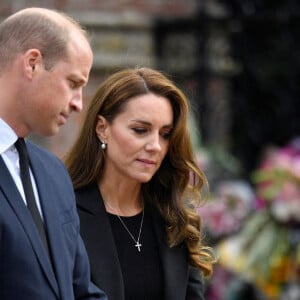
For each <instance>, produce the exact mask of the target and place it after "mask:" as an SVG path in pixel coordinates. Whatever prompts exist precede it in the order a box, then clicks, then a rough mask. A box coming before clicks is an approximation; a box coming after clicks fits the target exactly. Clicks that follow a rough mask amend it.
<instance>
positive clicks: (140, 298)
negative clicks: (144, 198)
mask: <svg viewBox="0 0 300 300" xmlns="http://www.w3.org/2000/svg"><path fill="white" fill-rule="evenodd" d="M107 214H108V216H109V220H110V223H111V227H112V232H113V235H114V240H115V243H116V247H117V251H118V257H119V261H120V265H121V270H122V275H123V282H124V289H125V299H126V300H153V299H155V300H162V299H163V274H162V267H161V260H160V256H159V251H158V247H157V241H156V237H155V234H154V232H153V224H152V219H151V216H149V214H147V209H145V215H144V222H143V227H142V231H141V236H140V243H141V244H142V246H141V251H140V252H139V251H138V249H137V247H135V242H134V241H133V239H132V238H131V237H130V235H129V233H128V232H127V231H126V229H125V228H124V226H123V225H122V223H121V221H120V220H119V219H118V217H117V216H116V215H113V214H110V213H107ZM121 218H122V220H123V221H124V223H125V224H126V226H127V228H128V229H129V231H130V232H131V234H132V235H133V236H134V238H135V240H137V238H138V235H139V229H140V225H141V219H142V213H139V214H138V215H135V216H132V217H121Z"/></svg>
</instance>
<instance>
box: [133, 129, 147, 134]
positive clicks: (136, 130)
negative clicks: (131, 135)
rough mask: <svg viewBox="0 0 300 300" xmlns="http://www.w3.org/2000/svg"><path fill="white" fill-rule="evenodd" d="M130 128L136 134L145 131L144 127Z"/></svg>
mask: <svg viewBox="0 0 300 300" xmlns="http://www.w3.org/2000/svg"><path fill="white" fill-rule="evenodd" d="M132 130H133V131H134V132H135V133H138V134H143V133H145V132H146V131H147V130H146V129H145V128H140V127H135V128H132Z"/></svg>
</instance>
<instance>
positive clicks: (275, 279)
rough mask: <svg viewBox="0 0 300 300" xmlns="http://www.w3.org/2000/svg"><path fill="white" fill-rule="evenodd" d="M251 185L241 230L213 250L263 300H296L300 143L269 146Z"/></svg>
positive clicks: (298, 295) (299, 271) (299, 278)
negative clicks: (253, 285)
mask: <svg viewBox="0 0 300 300" xmlns="http://www.w3.org/2000/svg"><path fill="white" fill-rule="evenodd" d="M252 181H253V184H254V189H255V194H256V198H255V201H254V205H253V211H252V213H251V214H250V215H249V217H248V218H247V219H246V221H245V222H244V224H243V226H242V229H241V231H240V232H239V233H238V234H237V235H235V236H234V237H233V238H231V239H229V240H227V241H225V242H224V243H221V244H220V245H219V251H220V259H221V261H222V262H223V263H224V264H227V262H228V261H230V259H232V258H233V257H231V258H230V256H231V255H232V254H234V256H235V259H234V262H233V263H232V265H231V267H232V268H233V269H234V270H235V271H236V272H239V273H241V274H243V276H245V277H247V278H250V279H251V280H252V281H254V282H255V283H256V284H257V285H258V286H259V287H260V288H261V289H262V290H263V291H264V292H265V294H266V295H267V296H268V299H284V300H290V299H295V300H299V299H300V288H299V286H300V140H299V139H295V140H293V141H292V142H291V143H290V144H288V145H287V146H285V147H282V148H274V147H270V148H268V149H267V151H266V152H265V155H264V157H263V160H262V163H261V165H260V167H259V168H258V169H257V170H256V171H255V172H254V174H253V177H252Z"/></svg>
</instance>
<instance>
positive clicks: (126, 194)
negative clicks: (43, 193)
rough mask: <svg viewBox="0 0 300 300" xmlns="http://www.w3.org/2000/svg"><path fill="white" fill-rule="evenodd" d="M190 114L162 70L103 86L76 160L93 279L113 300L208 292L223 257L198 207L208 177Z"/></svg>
mask: <svg viewBox="0 0 300 300" xmlns="http://www.w3.org/2000/svg"><path fill="white" fill-rule="evenodd" d="M188 114H189V105H188V101H187V99H186V97H185V95H184V94H183V93H182V91H181V90H180V89H178V88H177V87H176V86H175V85H174V83H173V82H172V81H171V80H170V79H168V78H167V77H166V76H165V75H163V74H162V73H161V72H158V71H156V70H153V69H150V68H136V69H126V70H122V71H119V72H117V73H115V74H113V75H111V76H110V77H109V78H107V79H106V80H105V81H104V82H103V83H102V84H101V85H100V87H99V89H98V91H97V92H96V94H95V96H94V97H93V99H92V101H91V103H90V106H89V108H88V111H87V113H86V118H85V121H84V123H83V127H82V130H81V132H80V134H79V136H78V138H77V140H76V141H75V143H74V145H73V147H72V149H71V150H70V152H69V153H68V155H67V157H66V161H65V162H66V166H67V168H68V170H69V172H70V175H71V178H72V180H73V184H74V188H75V191H76V195H77V207H78V212H79V216H80V221H81V235H82V237H83V240H84V242H85V245H86V248H87V251H88V254H89V258H90V263H91V272H92V280H93V281H94V283H95V284H96V285H98V286H99V287H101V288H102V289H103V290H104V291H105V292H106V293H107V295H108V297H109V299H111V300H125V299H151V300H153V299H155V300H159V299H165V300H184V299H186V300H194V299H203V283H202V277H203V276H202V275H204V276H207V275H210V274H211V273H212V266H213V263H214V262H215V258H214V256H213V252H212V251H211V249H210V248H209V247H207V246H205V245H204V244H203V241H202V235H201V220H200V217H199V215H198V214H197V212H196V211H195V208H196V207H197V205H199V203H200V200H201V190H202V187H203V186H204V185H205V184H206V178H205V176H204V174H203V172H202V171H201V170H200V169H199V167H198V165H197V162H196V160H195V156H194V153H193V148H192V144H191V139H190V134H189V128H188Z"/></svg>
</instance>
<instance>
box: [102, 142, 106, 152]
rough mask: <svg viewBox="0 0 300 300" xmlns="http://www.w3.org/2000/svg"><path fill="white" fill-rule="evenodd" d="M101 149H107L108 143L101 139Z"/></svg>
mask: <svg viewBox="0 0 300 300" xmlns="http://www.w3.org/2000/svg"><path fill="white" fill-rule="evenodd" d="M101 149H102V150H105V149H106V144H105V142H103V141H101Z"/></svg>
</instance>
